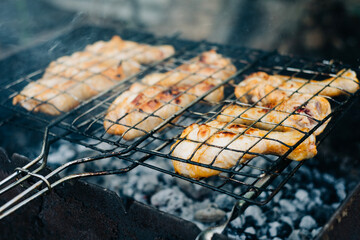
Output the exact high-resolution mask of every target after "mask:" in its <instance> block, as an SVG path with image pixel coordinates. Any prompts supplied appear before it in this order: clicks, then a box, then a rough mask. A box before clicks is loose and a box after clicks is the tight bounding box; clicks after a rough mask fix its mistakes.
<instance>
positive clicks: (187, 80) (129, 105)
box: [104, 50, 236, 140]
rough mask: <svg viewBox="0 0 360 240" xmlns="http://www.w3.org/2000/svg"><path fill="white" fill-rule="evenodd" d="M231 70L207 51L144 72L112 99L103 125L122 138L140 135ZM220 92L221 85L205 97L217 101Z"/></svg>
mask: <svg viewBox="0 0 360 240" xmlns="http://www.w3.org/2000/svg"><path fill="white" fill-rule="evenodd" d="M235 71H236V68H235V66H234V65H233V64H232V63H231V61H230V60H229V59H227V58H224V57H223V56H222V55H220V54H218V53H216V52H215V51H214V50H210V51H207V52H204V53H202V54H201V55H200V56H198V57H196V58H194V59H192V60H190V61H189V62H188V63H185V64H183V65H181V66H179V67H178V68H176V69H175V70H173V71H169V72H166V73H154V74H150V75H147V76H146V77H145V78H143V79H142V80H141V82H139V83H134V84H133V85H132V86H131V87H130V89H129V90H128V91H125V92H123V93H122V94H121V95H120V96H119V97H117V98H116V99H115V100H114V102H113V103H112V104H111V106H110V107H109V110H108V113H107V114H106V116H105V119H104V128H105V130H106V131H107V133H109V134H117V135H123V136H122V137H123V138H124V139H126V140H131V139H134V138H136V137H139V136H142V135H144V134H145V133H147V132H149V131H151V130H152V129H154V128H155V127H156V126H158V125H159V124H161V123H162V122H163V121H164V120H165V119H167V118H168V117H170V116H172V115H173V114H174V113H176V112H177V111H179V110H180V109H181V108H183V107H185V106H186V105H188V104H189V103H191V102H192V101H194V100H195V99H196V98H197V97H199V96H201V95H203V94H205V93H206V92H208V91H209V90H211V89H213V88H214V87H215V86H216V85H218V84H220V83H221V82H222V81H224V80H225V79H227V78H229V77H230V76H231V75H233V74H234V73H235ZM223 92H224V89H223V87H219V88H218V89H216V90H214V91H213V92H212V93H211V94H209V95H208V96H206V97H205V100H207V101H209V102H218V101H220V100H222V99H223V96H224V93H223Z"/></svg>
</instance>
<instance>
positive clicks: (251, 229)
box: [244, 227, 256, 235]
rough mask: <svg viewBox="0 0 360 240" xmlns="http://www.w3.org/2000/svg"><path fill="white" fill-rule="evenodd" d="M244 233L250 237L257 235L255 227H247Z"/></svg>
mask: <svg viewBox="0 0 360 240" xmlns="http://www.w3.org/2000/svg"><path fill="white" fill-rule="evenodd" d="M244 233H246V234H250V235H255V234H256V232H255V229H254V228H253V227H247V228H246V229H245V230H244Z"/></svg>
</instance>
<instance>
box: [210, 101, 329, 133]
mask: <svg viewBox="0 0 360 240" xmlns="http://www.w3.org/2000/svg"><path fill="white" fill-rule="evenodd" d="M305 102H307V103H306V104H305V105H303V104H304V103H305ZM294 111H295V113H293V112H294ZM330 113H331V106H330V103H329V101H328V100H327V99H326V98H324V97H319V96H316V97H312V95H310V94H295V95H293V96H292V97H290V98H288V99H286V100H284V101H283V102H282V103H281V104H280V105H278V106H276V107H275V108H271V107H258V106H255V107H250V108H249V107H244V106H240V105H236V104H232V105H228V106H225V107H224V108H223V110H222V111H221V113H220V115H219V116H218V117H217V120H218V121H220V122H231V121H233V123H239V124H246V125H250V124H253V123H254V126H255V127H257V128H261V129H266V130H271V129H272V128H274V127H275V126H276V125H278V124H280V123H281V124H280V125H279V126H277V127H276V128H275V130H277V131H293V130H300V131H304V132H308V131H309V130H311V129H312V128H314V127H315V126H316V125H317V124H318V121H321V120H323V119H324V118H325V117H326V116H328V115H329V114H330ZM329 120H330V119H329ZM329 120H327V121H326V122H324V123H323V124H322V125H321V126H320V127H319V128H317V129H316V130H315V132H314V134H315V135H319V134H320V133H322V132H323V131H324V129H325V127H326V125H327V123H328V122H329Z"/></svg>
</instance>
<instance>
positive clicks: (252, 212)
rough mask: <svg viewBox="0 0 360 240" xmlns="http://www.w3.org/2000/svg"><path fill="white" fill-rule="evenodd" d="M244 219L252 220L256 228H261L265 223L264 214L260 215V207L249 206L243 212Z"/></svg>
mask: <svg viewBox="0 0 360 240" xmlns="http://www.w3.org/2000/svg"><path fill="white" fill-rule="evenodd" d="M244 215H245V217H247V218H252V219H253V220H254V223H255V224H256V225H257V226H261V225H263V224H264V223H265V221H266V219H265V216H264V214H263V213H262V210H261V208H260V207H258V206H255V205H254V206H249V207H248V208H247V209H246V210H245V212H244Z"/></svg>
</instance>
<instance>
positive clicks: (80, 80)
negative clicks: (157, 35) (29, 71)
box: [13, 36, 174, 115]
mask: <svg viewBox="0 0 360 240" xmlns="http://www.w3.org/2000/svg"><path fill="white" fill-rule="evenodd" d="M173 53H174V48H173V47H172V46H168V45H163V46H150V45H147V44H139V43H136V42H132V41H124V40H122V39H121V38H120V37H119V36H114V37H113V38H112V39H111V40H110V41H108V42H104V41H98V42H96V43H94V44H92V45H88V46H87V47H86V48H85V50H84V51H81V52H75V53H73V54H72V55H71V56H64V57H61V58H59V59H57V60H56V61H54V62H52V63H51V64H50V65H49V66H48V67H47V68H46V69H45V72H44V74H43V76H42V78H41V79H39V80H37V81H35V82H31V83H29V84H28V85H27V86H26V87H25V88H24V89H23V90H22V91H21V92H20V93H19V94H18V95H17V96H15V97H14V98H13V104H14V105H15V104H20V105H21V106H22V107H24V108H25V109H27V110H28V111H34V112H43V113H46V114H50V115H59V114H61V113H62V112H67V111H69V110H71V109H73V108H74V107H76V106H77V105H79V104H80V103H81V102H82V101H85V100H87V99H89V98H91V97H93V96H95V95H97V94H98V93H100V92H102V91H105V90H107V89H109V88H111V87H112V86H114V85H115V84H116V83H118V82H119V81H121V80H123V79H125V78H127V77H129V76H131V75H133V74H135V73H137V72H139V71H140V69H141V65H142V64H150V63H153V62H156V61H160V60H162V59H164V58H166V57H169V56H170V55H172V54H173Z"/></svg>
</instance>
